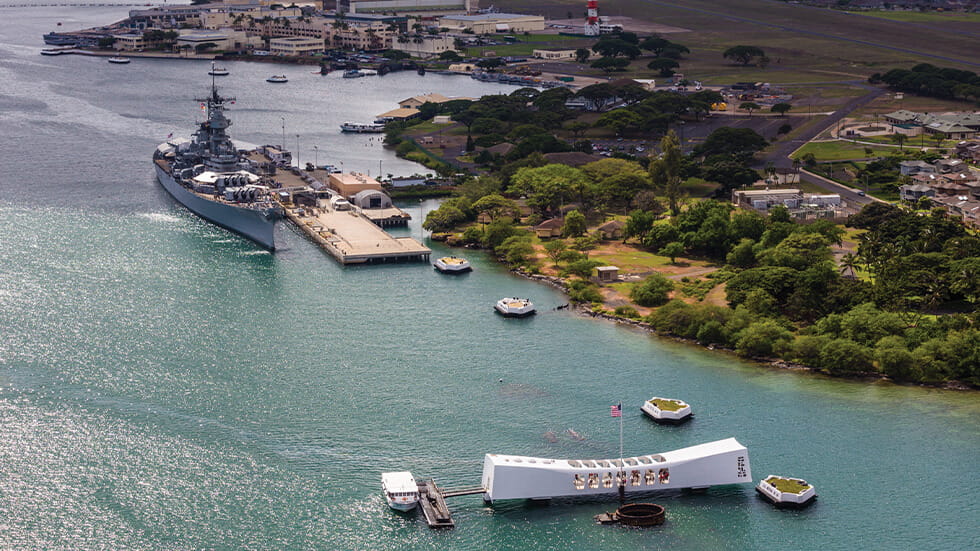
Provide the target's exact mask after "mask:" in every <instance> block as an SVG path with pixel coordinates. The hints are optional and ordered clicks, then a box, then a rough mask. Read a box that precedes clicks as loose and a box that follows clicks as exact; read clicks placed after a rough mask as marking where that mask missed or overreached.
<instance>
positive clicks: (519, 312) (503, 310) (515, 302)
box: [493, 297, 537, 318]
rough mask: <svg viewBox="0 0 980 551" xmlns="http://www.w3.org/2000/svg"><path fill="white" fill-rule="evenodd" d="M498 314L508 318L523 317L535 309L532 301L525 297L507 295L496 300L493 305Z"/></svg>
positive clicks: (532, 313) (532, 312) (531, 314)
mask: <svg viewBox="0 0 980 551" xmlns="http://www.w3.org/2000/svg"><path fill="white" fill-rule="evenodd" d="M493 308H494V310H496V311H497V313H498V314H500V315H501V316H504V317H508V318H523V317H527V316H533V315H534V314H535V312H537V310H535V309H534V303H533V302H531V301H530V300H528V299H526V298H516V297H507V298H502V299H500V300H498V301H497V303H496V304H494V306H493Z"/></svg>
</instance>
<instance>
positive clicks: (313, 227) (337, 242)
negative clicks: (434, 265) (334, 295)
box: [284, 206, 432, 264]
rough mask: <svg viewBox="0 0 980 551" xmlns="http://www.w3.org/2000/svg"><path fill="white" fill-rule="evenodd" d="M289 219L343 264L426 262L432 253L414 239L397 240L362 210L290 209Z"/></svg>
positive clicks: (287, 215) (323, 207)
mask: <svg viewBox="0 0 980 551" xmlns="http://www.w3.org/2000/svg"><path fill="white" fill-rule="evenodd" d="M284 210H285V213H286V217H287V218H288V219H289V220H290V221H291V222H293V223H294V224H296V226H297V227H298V228H300V229H301V230H303V233H305V234H306V235H307V236H309V237H310V239H312V240H313V241H314V242H315V243H316V244H317V245H320V247H321V248H322V249H323V250H325V251H327V252H328V253H330V255H331V256H333V257H334V258H336V259H337V261H338V262H340V263H341V264H364V263H374V262H424V261H428V260H429V255H430V254H432V250H431V249H429V248H428V247H426V246H425V245H423V244H421V243H419V242H418V241H416V240H415V239H413V238H411V237H394V236H392V235H390V234H389V233H388V232H386V231H384V230H382V229H381V228H379V227H378V226H376V225H375V223H374V222H372V221H371V219H370V218H368V217H367V216H365V215H364V214H362V213H361V212H360V211H359V210H332V209H331V208H330V207H329V206H322V207H292V208H290V207H286V208H284Z"/></svg>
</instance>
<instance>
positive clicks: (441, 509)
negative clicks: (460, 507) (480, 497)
mask: <svg viewBox="0 0 980 551" xmlns="http://www.w3.org/2000/svg"><path fill="white" fill-rule="evenodd" d="M484 492H486V489H485V488H484V487H482V486H473V487H470V488H457V489H445V490H443V489H441V488H439V486H437V485H436V481H435V480H433V479H431V478H430V479H428V480H425V481H424V482H422V483H421V484H419V506H420V507H421V508H422V514H423V515H424V516H425V522H426V524H428V525H429V528H453V527H455V526H456V522H455V521H454V520H453V517H452V514H451V513H450V512H449V507H448V506H447V505H446V499H445V498H447V497H457V496H467V495H475V494H482V493H484Z"/></svg>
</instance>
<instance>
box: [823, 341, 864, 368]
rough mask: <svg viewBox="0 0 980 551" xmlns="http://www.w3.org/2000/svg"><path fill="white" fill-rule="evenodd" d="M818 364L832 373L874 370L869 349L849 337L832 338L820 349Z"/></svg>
mask: <svg viewBox="0 0 980 551" xmlns="http://www.w3.org/2000/svg"><path fill="white" fill-rule="evenodd" d="M820 365H821V367H823V369H825V370H826V371H827V373H830V374H832V375H853V374H856V373H867V372H868V371H874V367H873V366H872V364H871V350H870V349H868V348H867V347H865V346H861V345H860V344H858V343H856V342H854V341H852V340H850V339H834V340H832V341H829V342H827V344H825V345H824V346H823V348H822V349H821V350H820Z"/></svg>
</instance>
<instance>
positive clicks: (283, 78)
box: [265, 75, 289, 83]
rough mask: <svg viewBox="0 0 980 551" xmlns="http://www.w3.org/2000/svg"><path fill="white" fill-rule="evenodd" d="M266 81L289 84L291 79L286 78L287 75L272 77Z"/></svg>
mask: <svg viewBox="0 0 980 551" xmlns="http://www.w3.org/2000/svg"><path fill="white" fill-rule="evenodd" d="M265 81H266V82H273V83H283V82H289V79H288V78H286V75H272V76H271V77H269V78H267V79H265Z"/></svg>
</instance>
